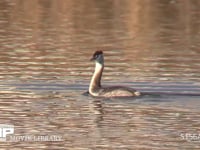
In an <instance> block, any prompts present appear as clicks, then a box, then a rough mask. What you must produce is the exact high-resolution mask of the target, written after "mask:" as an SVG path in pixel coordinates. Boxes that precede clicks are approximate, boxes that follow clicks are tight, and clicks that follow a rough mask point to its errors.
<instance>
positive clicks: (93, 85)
mask: <svg viewBox="0 0 200 150" xmlns="http://www.w3.org/2000/svg"><path fill="white" fill-rule="evenodd" d="M103 68H104V64H103V63H101V64H100V63H98V62H96V64H95V71H94V74H93V76H92V79H91V82H90V87H89V90H90V91H92V90H94V89H98V88H100V87H101V76H102V73H103Z"/></svg>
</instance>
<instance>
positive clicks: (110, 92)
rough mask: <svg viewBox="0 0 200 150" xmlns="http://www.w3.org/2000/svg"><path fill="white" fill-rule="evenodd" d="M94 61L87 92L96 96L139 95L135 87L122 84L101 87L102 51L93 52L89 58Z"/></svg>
mask: <svg viewBox="0 0 200 150" xmlns="http://www.w3.org/2000/svg"><path fill="white" fill-rule="evenodd" d="M90 60H91V61H92V60H93V61H95V71H94V74H93V76H92V79H91V82H90V86H89V93H90V94H91V95H92V96H98V97H131V96H140V95H141V94H140V92H138V91H136V90H135V89H132V88H129V87H123V86H111V87H105V88H104V87H102V86H101V76H102V73H103V68H104V57H103V52H102V51H96V52H95V53H94V54H93V57H92V58H91V59H90Z"/></svg>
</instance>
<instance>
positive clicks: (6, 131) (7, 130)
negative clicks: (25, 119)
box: [0, 124, 14, 141]
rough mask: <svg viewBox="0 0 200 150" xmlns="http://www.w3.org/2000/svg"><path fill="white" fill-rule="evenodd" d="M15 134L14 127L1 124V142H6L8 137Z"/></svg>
mask: <svg viewBox="0 0 200 150" xmlns="http://www.w3.org/2000/svg"><path fill="white" fill-rule="evenodd" d="M13 133H14V125H8V124H0V141H6V136H7V135H8V134H13Z"/></svg>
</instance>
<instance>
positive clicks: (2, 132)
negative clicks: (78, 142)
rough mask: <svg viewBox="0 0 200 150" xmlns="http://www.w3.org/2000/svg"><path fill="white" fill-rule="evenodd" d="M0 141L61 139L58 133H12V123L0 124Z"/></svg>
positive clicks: (47, 140) (51, 140)
mask: <svg viewBox="0 0 200 150" xmlns="http://www.w3.org/2000/svg"><path fill="white" fill-rule="evenodd" d="M0 141H6V142H19V141H26V142H49V141H50V142H53V141H63V137H62V136H60V135H14V125H8V124H0Z"/></svg>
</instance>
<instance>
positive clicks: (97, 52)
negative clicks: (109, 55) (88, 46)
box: [93, 51, 103, 57]
mask: <svg viewBox="0 0 200 150" xmlns="http://www.w3.org/2000/svg"><path fill="white" fill-rule="evenodd" d="M101 54H103V52H102V51H96V52H95V53H94V54H93V57H95V56H98V55H101Z"/></svg>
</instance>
